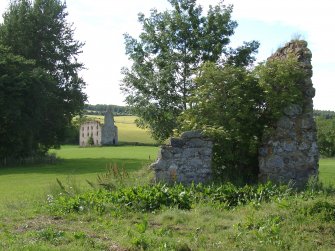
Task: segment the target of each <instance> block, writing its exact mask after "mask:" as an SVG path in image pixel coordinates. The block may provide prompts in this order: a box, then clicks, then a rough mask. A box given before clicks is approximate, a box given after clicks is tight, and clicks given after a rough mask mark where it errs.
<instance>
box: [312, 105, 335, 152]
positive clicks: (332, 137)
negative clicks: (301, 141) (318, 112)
mask: <svg viewBox="0 0 335 251" xmlns="http://www.w3.org/2000/svg"><path fill="white" fill-rule="evenodd" d="M330 113H331V112H330ZM316 126H317V134H318V147H319V151H320V154H321V155H322V156H325V157H334V156H335V117H328V116H327V113H326V116H317V117H316Z"/></svg>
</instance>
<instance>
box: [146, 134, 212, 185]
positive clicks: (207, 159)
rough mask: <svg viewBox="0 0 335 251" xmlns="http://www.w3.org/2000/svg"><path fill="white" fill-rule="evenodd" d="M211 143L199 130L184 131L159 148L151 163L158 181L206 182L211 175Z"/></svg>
mask: <svg viewBox="0 0 335 251" xmlns="http://www.w3.org/2000/svg"><path fill="white" fill-rule="evenodd" d="M212 148H213V143H212V142H211V141H210V140H209V139H207V138H205V137H204V136H202V134H201V132H199V131H188V132H184V133H183V134H182V135H181V137H180V138H171V140H170V144H169V145H163V146H161V148H160V151H159V155H158V160H157V161H156V162H155V163H153V164H152V165H151V167H152V168H153V169H154V171H155V174H156V181H158V182H167V183H173V182H181V183H184V184H190V183H192V182H194V183H199V182H202V183H204V182H208V181H210V180H211V177H212V170H211V162H212Z"/></svg>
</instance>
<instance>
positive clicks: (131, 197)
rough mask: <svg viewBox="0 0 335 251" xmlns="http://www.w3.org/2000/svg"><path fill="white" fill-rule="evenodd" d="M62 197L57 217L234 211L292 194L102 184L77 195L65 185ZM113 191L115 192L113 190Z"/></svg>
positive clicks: (266, 188)
mask: <svg viewBox="0 0 335 251" xmlns="http://www.w3.org/2000/svg"><path fill="white" fill-rule="evenodd" d="M59 184H60V187H61V189H62V191H63V192H62V193H61V194H60V195H58V196H56V197H55V198H53V197H49V199H48V203H49V208H50V210H51V211H52V212H53V213H56V214H67V213H71V212H77V213H80V212H89V211H95V212H97V213H106V212H110V213H113V212H122V211H129V210H131V211H141V212H154V211H157V210H160V209H162V208H171V207H172V208H178V209H186V210H189V209H191V208H193V207H194V206H195V205H196V204H199V203H203V204H207V205H212V206H214V207H219V208H225V209H233V208H235V207H237V206H242V205H246V204H249V203H253V204H259V203H262V202H270V201H274V200H280V199H281V198H284V197H287V196H289V195H290V194H291V192H290V189H289V188H288V187H287V186H277V185H273V184H271V183H267V184H262V185H258V186H250V185H245V186H244V187H237V186H234V185H233V184H231V183H226V184H222V185H202V184H198V185H191V186H184V185H182V184H175V185H173V186H168V185H166V184H155V185H144V186H131V187H124V188H115V187H110V186H107V187H106V186H105V184H101V185H102V186H103V188H107V190H106V189H99V190H97V191H92V192H87V193H83V194H78V195H73V194H71V193H70V192H68V191H66V189H65V187H64V186H63V185H62V184H61V183H59ZM111 188H112V189H111Z"/></svg>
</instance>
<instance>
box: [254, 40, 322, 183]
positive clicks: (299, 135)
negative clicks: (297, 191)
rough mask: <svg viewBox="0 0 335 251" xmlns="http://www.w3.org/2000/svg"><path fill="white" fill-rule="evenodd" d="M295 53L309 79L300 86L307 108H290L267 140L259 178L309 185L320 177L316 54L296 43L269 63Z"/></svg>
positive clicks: (304, 43)
mask: <svg viewBox="0 0 335 251" xmlns="http://www.w3.org/2000/svg"><path fill="white" fill-rule="evenodd" d="M289 54H293V55H295V56H296V57H297V58H298V61H299V62H300V63H301V64H302V66H303V68H304V70H305V71H306V78H305V80H304V81H303V82H302V83H297V85H298V86H299V88H301V90H302V91H303V93H304V101H303V105H297V104H293V105H288V106H287V108H286V109H285V110H284V114H285V115H284V116H283V117H281V118H280V119H279V121H278V122H277V125H276V127H275V128H273V129H274V131H273V132H272V133H271V135H270V136H269V137H266V139H265V138H264V139H263V144H262V146H261V148H260V149H259V169H260V173H259V179H260V180H261V181H266V180H272V181H275V182H283V183H288V182H290V181H292V182H293V183H294V184H295V185H296V186H298V187H299V186H303V185H305V184H306V183H307V182H308V180H309V178H310V177H311V176H317V175H318V161H319V156H318V148H317V144H316V126H315V122H314V118H313V100H312V98H313V97H314V95H315V89H314V88H313V84H312V80H311V77H312V74H313V72H312V65H311V58H312V53H311V51H310V50H309V49H308V48H307V42H305V41H300V40H299V41H298V40H296V41H292V42H289V43H287V44H286V45H285V46H284V47H283V48H281V49H279V50H278V51H277V52H276V53H274V54H273V55H272V56H271V57H270V58H269V59H268V60H271V59H274V58H279V59H281V58H286V57H288V55H289Z"/></svg>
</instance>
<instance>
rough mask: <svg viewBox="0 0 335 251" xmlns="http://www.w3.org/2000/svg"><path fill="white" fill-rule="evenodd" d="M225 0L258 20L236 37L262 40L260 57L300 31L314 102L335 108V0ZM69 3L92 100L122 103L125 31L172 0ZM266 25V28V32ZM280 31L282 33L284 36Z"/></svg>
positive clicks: (136, 28) (238, 15)
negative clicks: (307, 53) (140, 14)
mask: <svg viewBox="0 0 335 251" xmlns="http://www.w3.org/2000/svg"><path fill="white" fill-rule="evenodd" d="M219 1H220V0H198V3H199V4H201V5H203V6H204V7H205V6H208V5H209V4H212V5H215V4H217V3H218V2H219ZM8 2H9V0H0V11H1V12H3V11H4V9H5V8H6V6H7V5H8ZM224 4H233V5H234V11H233V19H234V20H236V21H237V22H239V20H240V26H242V24H243V23H244V24H247V23H248V22H250V23H253V22H255V24H256V25H257V27H252V28H251V29H252V31H251V32H249V33H250V34H248V36H247V35H246V34H245V33H246V29H243V27H239V28H238V29H237V30H236V33H235V34H236V38H235V39H234V40H233V41H234V43H235V44H240V43H241V41H242V40H251V39H255V40H260V42H261V46H262V47H261V50H260V55H259V58H261V59H264V58H266V57H267V56H269V55H270V54H271V53H272V52H273V51H274V50H275V49H276V48H278V46H279V45H280V44H282V43H283V42H285V41H287V40H289V39H290V38H291V37H288V35H287V34H288V32H287V31H286V32H285V27H287V28H288V29H289V30H290V31H289V32H291V31H297V32H298V33H301V34H302V35H303V38H305V39H307V41H308V42H309V47H310V48H311V50H312V52H313V65H314V77H313V81H314V85H315V87H316V89H317V92H316V93H317V95H316V97H315V107H316V108H318V109H332V110H335V101H333V100H332V98H331V97H330V96H331V94H332V93H335V89H334V88H335V85H333V84H332V81H334V79H335V76H334V72H335V69H334V68H335V50H334V49H333V45H334V44H335V35H334V34H333V32H332V31H333V29H334V28H333V27H334V26H335V18H334V15H333V11H334V10H335V1H333V0H318V1H316V0H304V1H303V0H293V1H292V0H253V1H250V0H226V1H224ZM67 6H68V11H69V14H70V15H69V19H70V20H71V21H72V22H74V27H76V28H77V29H76V33H75V34H76V37H77V38H78V39H79V40H81V41H85V42H86V45H85V47H84V53H83V55H82V56H81V60H82V61H83V62H84V63H85V65H86V66H87V68H88V70H86V71H85V72H83V75H84V78H85V80H86V82H87V84H88V86H87V89H86V91H87V94H88V96H89V102H90V103H112V104H122V101H123V96H122V94H121V93H120V91H119V83H120V79H121V78H122V76H121V74H120V69H121V67H122V66H126V65H129V62H128V60H127V57H126V55H125V50H124V44H123V43H124V41H123V35H122V34H123V33H126V32H128V33H129V34H131V35H132V36H136V35H138V34H139V32H140V30H141V26H140V25H139V24H138V22H137V14H138V12H144V13H148V12H149V10H150V9H151V8H152V7H156V8H157V9H159V10H163V9H166V8H167V7H168V6H169V4H168V2H167V1H166V0H142V1H136V0H122V1H110V0H95V1H92V0H80V1H78V0H67ZM204 9H206V8H204ZM247 28H249V27H247ZM271 28H273V29H271ZM279 29H280V30H279ZM253 31H254V34H253V33H252V32H253ZM263 31H266V34H262V32H263ZM239 32H241V33H239ZM280 34H284V35H283V37H282V38H281V37H280ZM290 35H293V34H290ZM278 36H279V41H278ZM333 86H334V87H333Z"/></svg>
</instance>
